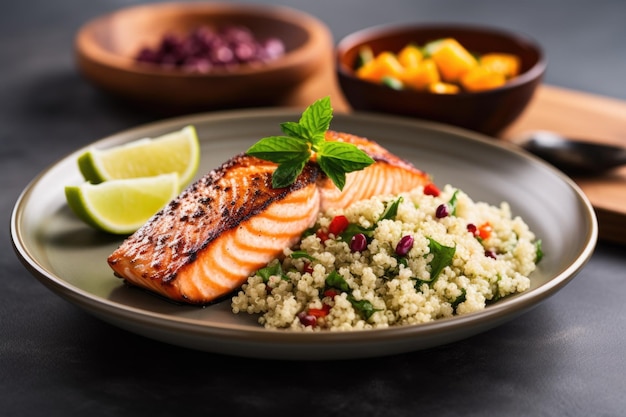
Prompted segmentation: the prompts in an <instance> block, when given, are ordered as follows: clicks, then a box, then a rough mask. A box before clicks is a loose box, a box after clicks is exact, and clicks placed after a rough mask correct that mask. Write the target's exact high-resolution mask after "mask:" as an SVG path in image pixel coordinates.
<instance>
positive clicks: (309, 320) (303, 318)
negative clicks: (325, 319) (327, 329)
mask: <svg viewBox="0 0 626 417" xmlns="http://www.w3.org/2000/svg"><path fill="white" fill-rule="evenodd" d="M298 319H299V320H300V323H302V325H303V326H315V324H317V317H315V316H313V315H311V314H307V313H306V312H305V311H301V312H300V313H298Z"/></svg>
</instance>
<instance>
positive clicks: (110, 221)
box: [65, 173, 179, 234]
mask: <svg viewBox="0 0 626 417" xmlns="http://www.w3.org/2000/svg"><path fill="white" fill-rule="evenodd" d="M178 192H179V181H178V174H175V173H170V174H162V175H156V176H153V177H142V178H128V179H121V180H110V181H106V182H103V183H100V184H91V183H89V182H85V183H82V184H80V185H68V186H66V187H65V197H66V199H67V204H68V205H69V206H70V208H71V209H72V211H73V212H74V213H75V214H76V215H77V216H78V217H79V218H80V219H81V220H83V221H84V222H85V223H87V224H88V225H90V226H92V227H94V228H96V229H98V230H102V231H105V232H108V233H114V234H130V233H133V232H134V231H136V230H137V229H139V227H141V226H142V225H143V224H144V223H145V222H147V221H148V219H150V217H152V216H153V215H154V214H155V213H156V212H158V211H159V210H160V209H161V208H163V207H164V206H165V205H166V204H167V203H168V202H169V201H171V200H172V199H173V198H174V197H176V196H177V195H178Z"/></svg>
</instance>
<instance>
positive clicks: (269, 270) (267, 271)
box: [256, 262, 283, 284]
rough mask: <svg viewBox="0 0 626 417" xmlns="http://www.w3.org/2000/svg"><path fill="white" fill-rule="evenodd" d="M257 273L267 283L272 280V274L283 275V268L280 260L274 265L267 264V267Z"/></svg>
mask: <svg viewBox="0 0 626 417" xmlns="http://www.w3.org/2000/svg"><path fill="white" fill-rule="evenodd" d="M256 274H257V275H258V276H260V277H261V279H263V282H265V283H266V284H267V282H268V281H269V280H270V277H271V276H280V277H281V278H282V277H283V268H282V266H281V265H280V262H278V263H275V264H274V265H270V266H266V267H265V268H261V269H259V270H258V271H256Z"/></svg>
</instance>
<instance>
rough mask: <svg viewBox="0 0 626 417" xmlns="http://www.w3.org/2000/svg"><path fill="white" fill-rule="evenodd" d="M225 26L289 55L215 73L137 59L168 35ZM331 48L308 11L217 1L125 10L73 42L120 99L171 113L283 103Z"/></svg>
mask: <svg viewBox="0 0 626 417" xmlns="http://www.w3.org/2000/svg"><path fill="white" fill-rule="evenodd" d="M225 25H226V26H236V25H241V26H244V27H246V28H248V29H250V30H251V31H252V32H253V33H254V34H255V36H257V37H258V38H259V39H267V38H271V37H276V38H279V39H281V40H282V41H283V43H284V46H285V53H284V55H282V57H280V58H277V59H275V60H273V61H269V62H266V63H264V64H263V65H255V66H252V65H241V66H239V67H237V68H235V69H232V70H228V71H212V72H209V73H192V72H185V71H182V70H172V69H163V68H160V67H158V66H147V65H138V62H137V61H136V59H135V58H136V55H137V53H138V52H139V51H140V49H141V48H143V47H146V46H151V47H154V46H155V45H157V44H158V43H159V41H160V40H161V39H162V38H163V36H164V35H167V34H177V35H183V34H185V33H189V32H190V31H191V30H193V29H196V28H198V27H200V26H207V27H220V26H225ZM332 47H333V40H332V36H331V34H330V30H329V29H328V28H327V27H326V25H325V24H323V23H322V22H321V21H319V20H318V19H317V18H315V17H313V16H311V15H309V14H307V13H304V12H301V11H298V10H295V9H291V8H288V7H282V6H270V5H245V4H238V3H216V2H201V3H184V2H182V3H160V4H145V5H139V6H131V7H126V8H123V9H121V10H118V11H115V12H112V13H109V14H107V15H104V16H101V17H98V18H95V19H93V20H91V21H89V22H87V23H86V24H85V25H84V26H83V27H81V28H80V30H79V31H78V33H77V35H76V40H75V51H76V62H77V66H78V69H79V71H80V73H81V74H82V75H84V76H85V77H86V78H87V79H88V80H89V81H91V82H92V83H93V84H94V85H96V86H97V87H99V88H101V89H103V90H105V91H107V92H109V93H111V94H113V95H115V96H117V97H121V98H124V99H125V100H127V101H131V102H133V103H138V104H145V105H147V106H148V107H153V108H159V109H162V110H164V111H165V112H169V110H172V111H174V112H176V111H180V112H185V111H195V110H212V109H224V108H233V107H252V106H266V105H274V104H276V103H280V102H281V100H283V99H284V98H285V97H287V96H289V94H291V93H292V92H293V91H294V90H295V89H297V88H298V87H299V86H300V85H302V84H303V83H305V82H306V81H307V80H309V79H310V77H312V76H314V75H316V74H317V73H318V72H319V71H321V70H322V69H324V68H325V66H327V65H328V62H332V61H333V57H332ZM326 56H328V59H322V57H326Z"/></svg>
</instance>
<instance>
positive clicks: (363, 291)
mask: <svg viewBox="0 0 626 417" xmlns="http://www.w3.org/2000/svg"><path fill="white" fill-rule="evenodd" d="M542 256H543V254H542V250H541V241H540V240H538V239H536V237H535V235H534V234H533V232H532V231H531V230H530V229H529V227H528V225H527V224H526V223H525V222H524V221H523V220H522V219H521V218H520V217H519V216H513V215H512V212H511V208H510V207H509V205H508V203H506V202H503V203H501V204H500V205H499V206H493V205H489V204H487V203H483V202H474V201H473V200H472V199H471V198H470V197H469V196H468V195H467V194H466V193H464V192H463V191H462V190H460V189H457V188H455V187H453V186H451V185H446V186H445V187H443V189H441V190H439V189H438V188H437V187H436V186H435V185H434V184H432V183H431V184H428V185H426V186H424V187H422V186H420V187H417V188H416V189H414V190H412V191H411V192H407V193H402V194H400V195H396V196H379V197H374V198H371V199H369V200H364V201H361V202H358V203H356V204H354V205H352V206H351V207H349V208H347V209H345V210H332V211H329V212H326V213H321V214H320V215H319V217H318V219H317V222H316V224H315V226H314V227H312V228H311V229H310V230H308V231H307V232H306V233H304V235H303V236H302V238H301V240H300V242H299V243H298V244H297V245H296V246H294V247H292V248H288V249H285V251H284V254H283V256H282V257H281V258H280V259H276V260H274V261H272V262H271V263H270V264H269V265H268V266H267V267H265V268H261V269H260V270H259V271H257V273H256V274H254V275H253V276H250V277H249V278H248V280H247V282H246V283H245V284H244V285H243V286H242V288H241V290H240V291H239V292H238V294H237V295H235V296H234V297H233V298H232V300H231V308H232V311H233V313H235V314H253V315H258V321H259V323H260V324H261V325H263V326H265V328H268V329H288V330H294V331H327V330H330V331H345V330H359V329H374V328H385V327H390V326H400V325H409V324H419V323H427V322H430V321H433V320H437V319H441V318H446V317H452V316H455V315H463V314H468V313H472V312H476V311H480V310H482V309H484V308H485V307H486V306H487V305H488V304H490V303H493V302H496V301H498V300H500V299H501V298H503V297H506V296H507V295H511V294H515V293H519V292H523V291H526V290H527V289H528V288H529V287H530V279H529V275H530V274H531V273H532V272H533V271H534V270H535V268H536V264H537V263H538V262H539V261H540V260H541V257H542Z"/></svg>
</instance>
